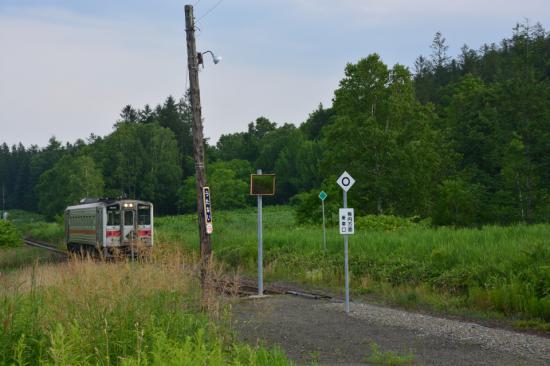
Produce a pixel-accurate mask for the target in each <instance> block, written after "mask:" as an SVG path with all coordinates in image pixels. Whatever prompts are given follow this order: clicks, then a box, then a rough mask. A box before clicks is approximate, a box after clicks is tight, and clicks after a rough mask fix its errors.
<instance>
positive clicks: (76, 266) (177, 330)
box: [0, 251, 290, 366]
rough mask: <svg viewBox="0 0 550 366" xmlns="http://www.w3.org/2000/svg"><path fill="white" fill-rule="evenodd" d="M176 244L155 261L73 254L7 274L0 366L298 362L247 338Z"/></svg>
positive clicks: (0, 293) (0, 312)
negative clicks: (237, 333) (94, 258)
mask: <svg viewBox="0 0 550 366" xmlns="http://www.w3.org/2000/svg"><path fill="white" fill-rule="evenodd" d="M196 278H197V276H196V271H195V269H194V267H193V265H192V263H190V262H189V261H188V260H187V259H186V258H185V257H184V256H183V255H181V254H178V253H177V252H174V251H171V252H170V255H169V256H166V257H164V258H157V259H156V261H155V262H154V263H146V264H145V263H139V264H135V263H116V264H115V263H101V262H97V261H91V260H84V261H77V260H72V261H69V262H68V263H61V264H43V265H31V266H26V267H25V268H23V269H20V270H18V271H11V272H9V273H7V274H6V273H0V283H1V286H0V365H38V364H41V365H60V366H61V365H127V366H129V365H201V366H202V365H289V364H290V362H289V361H288V360H287V359H286V357H285V356H284V354H283V353H282V352H280V351H278V350H276V349H275V350H269V349H266V348H263V347H257V348H252V347H250V346H248V345H245V344H242V343H239V342H237V341H236V340H235V337H234V335H233V333H232V331H231V327H230V324H229V322H228V319H227V316H226V315H227V311H228V308H227V305H226V303H225V302H224V300H223V299H222V298H220V297H219V295H217V294H215V293H202V292H201V290H200V289H199V286H198V284H197V280H196Z"/></svg>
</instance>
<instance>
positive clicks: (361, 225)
mask: <svg viewBox="0 0 550 366" xmlns="http://www.w3.org/2000/svg"><path fill="white" fill-rule="evenodd" d="M428 224H429V223H428V222H427V221H421V220H419V218H418V217H398V216H392V215H366V216H360V217H356V218H355V227H356V228H357V229H365V230H379V231H396V230H399V229H406V228H410V227H414V226H417V227H427V226H428Z"/></svg>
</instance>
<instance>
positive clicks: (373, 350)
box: [366, 343, 415, 366]
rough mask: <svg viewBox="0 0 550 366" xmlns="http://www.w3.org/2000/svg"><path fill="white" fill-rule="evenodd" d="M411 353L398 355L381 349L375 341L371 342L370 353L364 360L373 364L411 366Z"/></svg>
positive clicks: (412, 361) (412, 363)
mask: <svg viewBox="0 0 550 366" xmlns="http://www.w3.org/2000/svg"><path fill="white" fill-rule="evenodd" d="M414 359H415V358H414V355H413V354H410V353H409V354H406V355H399V354H397V353H395V352H391V351H386V352H384V351H381V350H380V347H379V346H378V345H377V344H376V343H371V345H370V354H369V355H368V356H367V357H366V361H367V362H369V363H371V364H373V365H383V366H413V365H414V364H415V362H414Z"/></svg>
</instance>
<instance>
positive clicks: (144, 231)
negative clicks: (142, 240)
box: [138, 229, 151, 236]
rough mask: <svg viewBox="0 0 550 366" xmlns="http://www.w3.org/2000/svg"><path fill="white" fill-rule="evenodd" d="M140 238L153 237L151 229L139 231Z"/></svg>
mask: <svg viewBox="0 0 550 366" xmlns="http://www.w3.org/2000/svg"><path fill="white" fill-rule="evenodd" d="M138 236H151V229H149V230H138Z"/></svg>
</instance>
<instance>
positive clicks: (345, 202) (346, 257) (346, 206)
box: [344, 190, 349, 313]
mask: <svg viewBox="0 0 550 366" xmlns="http://www.w3.org/2000/svg"><path fill="white" fill-rule="evenodd" d="M344 208H348V192H347V191H346V190H344ZM348 237H349V235H348V234H345V235H344V272H345V278H346V279H345V282H346V313H349V269H348Z"/></svg>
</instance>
